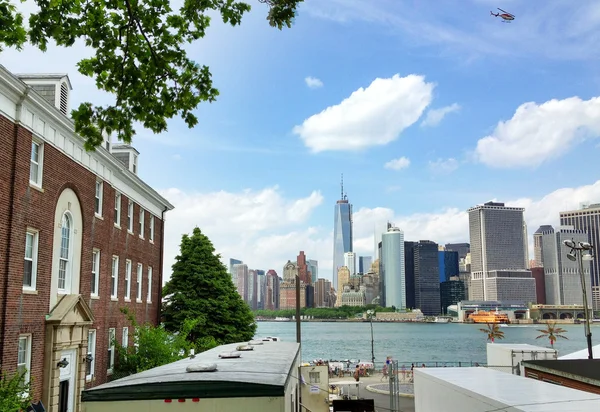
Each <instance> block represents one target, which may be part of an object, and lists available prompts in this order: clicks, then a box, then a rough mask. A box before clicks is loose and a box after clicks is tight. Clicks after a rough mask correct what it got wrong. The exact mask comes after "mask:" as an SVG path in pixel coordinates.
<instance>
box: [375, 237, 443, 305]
mask: <svg viewBox="0 0 600 412" xmlns="http://www.w3.org/2000/svg"><path fill="white" fill-rule="evenodd" d="M381 243H382V247H381V260H380V261H381V262H382V263H381V269H382V271H383V274H381V273H380V275H379V276H380V278H383V285H384V286H383V289H384V290H383V294H384V296H385V303H384V304H385V306H386V307H391V306H394V307H396V309H404V308H406V280H405V276H404V232H403V231H401V230H400V229H398V228H397V227H391V228H389V229H388V231H387V233H384V234H383V235H382V236H381ZM436 258H437V255H436ZM436 263H437V259H436Z"/></svg>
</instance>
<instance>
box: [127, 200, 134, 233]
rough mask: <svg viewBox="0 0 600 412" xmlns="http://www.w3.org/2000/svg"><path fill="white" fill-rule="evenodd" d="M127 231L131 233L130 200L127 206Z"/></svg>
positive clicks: (131, 208) (131, 210) (131, 209)
mask: <svg viewBox="0 0 600 412" xmlns="http://www.w3.org/2000/svg"><path fill="white" fill-rule="evenodd" d="M127 230H129V231H130V232H131V233H133V202H132V201H131V200H130V201H129V203H128V205H127Z"/></svg>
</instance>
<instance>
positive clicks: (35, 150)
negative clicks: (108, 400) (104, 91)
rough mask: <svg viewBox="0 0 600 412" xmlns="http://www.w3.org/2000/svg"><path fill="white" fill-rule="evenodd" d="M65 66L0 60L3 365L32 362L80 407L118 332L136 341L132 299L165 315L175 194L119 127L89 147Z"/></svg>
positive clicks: (62, 405) (152, 318) (38, 389)
mask: <svg viewBox="0 0 600 412" xmlns="http://www.w3.org/2000/svg"><path fill="white" fill-rule="evenodd" d="M70 91H71V85H70V82H69V79H68V77H67V76H66V75H39V76H33V75H29V76H15V75H13V74H11V73H10V72H8V71H7V70H6V69H5V68H4V67H3V66H0V369H1V370H2V372H5V373H8V374H13V373H14V372H16V371H17V370H18V371H26V377H27V379H30V382H31V385H32V386H31V394H32V395H33V398H34V400H42V402H43V403H44V405H45V406H46V408H47V410H48V411H63V410H69V411H79V410H80V408H79V399H80V393H81V390H82V388H83V387H84V386H85V387H90V386H95V385H98V384H101V383H104V382H106V381H107V379H109V378H110V375H111V374H112V369H113V367H114V362H115V350H114V347H111V345H110V344H109V342H110V341H111V340H112V339H111V337H115V338H116V339H117V341H118V342H119V343H121V344H123V345H127V344H133V342H132V340H133V339H130V338H129V336H130V334H132V333H133V330H132V328H131V325H128V321H127V320H126V319H125V317H124V315H123V314H122V313H120V309H121V308H123V307H127V308H129V310H130V311H131V312H132V313H133V314H135V317H136V318H137V320H138V322H140V323H142V322H152V323H156V322H157V320H158V316H159V308H160V295H161V286H162V266H163V265H162V263H163V262H162V255H163V222H164V215H165V212H166V211H168V210H171V209H172V208H173V206H172V205H171V204H169V202H168V201H167V200H165V199H164V198H163V197H161V196H160V195H159V194H158V193H157V192H156V191H154V190H153V189H152V188H151V187H149V186H148V185H147V184H145V183H144V182H143V181H142V180H141V179H140V178H139V177H138V176H137V171H138V170H137V169H138V155H139V153H138V152H137V151H136V150H135V149H133V148H132V147H130V146H124V145H120V146H114V147H111V144H110V141H109V140H108V138H107V139H106V141H105V142H104V144H103V146H102V147H100V148H98V149H97V150H96V151H95V152H86V151H85V149H84V147H83V143H84V142H83V140H82V139H81V138H80V137H79V136H77V135H76V134H75V132H74V126H73V122H72V120H71V119H70V118H69V117H68V116H67V113H69V94H70Z"/></svg>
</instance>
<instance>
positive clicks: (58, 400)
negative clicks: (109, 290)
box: [43, 295, 94, 412]
mask: <svg viewBox="0 0 600 412" xmlns="http://www.w3.org/2000/svg"><path fill="white" fill-rule="evenodd" d="M93 321H94V317H93V314H92V311H91V309H90V307H89V306H88V305H87V303H86V302H85V301H84V300H83V298H82V297H81V295H63V296H61V297H59V300H58V303H57V304H56V306H55V307H54V308H53V309H52V311H51V312H50V313H49V314H48V315H47V316H46V341H45V357H44V359H45V365H44V394H43V403H44V405H45V406H46V408H47V410H48V411H49V412H78V411H79V410H80V399H81V396H80V394H81V390H82V389H83V387H84V384H85V371H86V362H87V360H86V355H87V344H88V342H87V340H88V329H89V327H90V325H92V323H93Z"/></svg>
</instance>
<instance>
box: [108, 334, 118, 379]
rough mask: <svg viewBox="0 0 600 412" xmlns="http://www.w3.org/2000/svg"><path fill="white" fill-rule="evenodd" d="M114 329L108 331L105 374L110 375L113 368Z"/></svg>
mask: <svg viewBox="0 0 600 412" xmlns="http://www.w3.org/2000/svg"><path fill="white" fill-rule="evenodd" d="M116 336H117V335H116V332H115V328H110V329H108V370H107V371H106V373H108V374H109V373H112V372H113V368H114V367H115V337H116Z"/></svg>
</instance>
